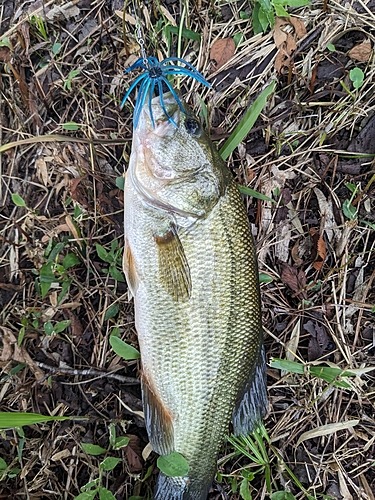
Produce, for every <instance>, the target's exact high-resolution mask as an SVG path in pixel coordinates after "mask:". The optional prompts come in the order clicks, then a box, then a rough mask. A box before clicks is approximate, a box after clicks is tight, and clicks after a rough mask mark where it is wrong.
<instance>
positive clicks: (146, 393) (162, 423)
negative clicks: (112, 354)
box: [142, 373, 174, 455]
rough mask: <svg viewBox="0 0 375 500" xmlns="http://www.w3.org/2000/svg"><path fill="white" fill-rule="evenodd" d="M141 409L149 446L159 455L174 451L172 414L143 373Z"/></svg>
mask: <svg viewBox="0 0 375 500" xmlns="http://www.w3.org/2000/svg"><path fill="white" fill-rule="evenodd" d="M142 398H143V411H144V414H145V424H146V430H147V434H148V436H149V438H150V443H151V447H152V449H153V450H154V451H156V453H159V455H169V454H170V453H172V452H173V451H174V435H173V423H172V414H171V413H170V411H169V410H168V408H166V406H165V405H164V403H163V401H162V400H161V398H160V396H159V394H158V393H157V391H156V390H155V388H154V387H153V384H152V382H151V381H150V380H148V379H147V377H146V376H145V374H144V373H143V374H142Z"/></svg>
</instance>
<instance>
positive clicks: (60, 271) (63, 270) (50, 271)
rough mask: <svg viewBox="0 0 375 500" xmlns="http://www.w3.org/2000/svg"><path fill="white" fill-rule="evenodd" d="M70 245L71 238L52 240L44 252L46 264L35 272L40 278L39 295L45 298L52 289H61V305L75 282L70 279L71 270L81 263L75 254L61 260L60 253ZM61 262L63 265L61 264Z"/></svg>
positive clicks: (58, 301)
mask: <svg viewBox="0 0 375 500" xmlns="http://www.w3.org/2000/svg"><path fill="white" fill-rule="evenodd" d="M68 244H69V237H67V236H66V237H65V238H63V240H62V241H59V242H54V241H53V239H52V238H50V240H49V243H48V246H47V248H46V250H45V252H44V257H45V259H46V262H45V263H44V264H43V265H42V267H41V268H40V269H39V270H34V274H37V275H38V277H37V278H36V280H35V288H36V291H37V293H38V294H39V295H41V297H42V298H44V297H45V296H46V295H47V293H48V292H49V291H50V289H51V288H56V287H59V288H60V287H61V292H60V293H59V296H58V298H57V303H58V304H60V303H61V301H62V300H63V299H64V297H65V296H66V295H67V293H68V291H69V287H70V285H71V283H72V281H73V279H72V278H70V277H69V269H70V268H71V267H74V266H76V265H77V264H79V263H80V262H81V261H80V259H79V258H78V257H77V255H76V254H75V253H68V254H67V255H65V257H64V258H63V259H60V258H59V256H60V253H61V252H62V250H63V249H64V248H65V247H66V246H67V245H68ZM60 262H61V263H60Z"/></svg>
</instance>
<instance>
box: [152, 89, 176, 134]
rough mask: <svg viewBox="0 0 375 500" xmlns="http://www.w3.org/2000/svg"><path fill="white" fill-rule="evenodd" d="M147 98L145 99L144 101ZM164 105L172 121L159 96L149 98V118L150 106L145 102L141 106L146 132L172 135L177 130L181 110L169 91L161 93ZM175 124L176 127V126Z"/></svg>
mask: <svg viewBox="0 0 375 500" xmlns="http://www.w3.org/2000/svg"><path fill="white" fill-rule="evenodd" d="M147 101H148V99H146V102H147ZM163 102H164V107H165V109H166V110H167V112H168V113H169V115H170V117H171V118H172V120H173V121H174V122H175V125H174V124H173V122H172V121H171V120H170V119H169V118H168V116H167V115H166V114H165V112H164V110H163V108H162V106H161V101H160V96H156V97H154V98H153V99H152V100H151V110H152V117H153V120H154V125H153V123H152V119H151V113H150V106H149V105H148V104H145V106H144V108H143V114H144V123H143V126H144V128H145V133H146V134H152V135H156V136H158V137H172V136H173V135H174V134H175V132H176V131H177V130H178V128H179V126H180V121H181V110H180V108H179V106H178V104H177V102H176V100H175V98H174V97H173V95H172V93H171V92H166V93H165V94H163ZM176 125H177V127H176Z"/></svg>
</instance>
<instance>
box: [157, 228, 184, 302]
mask: <svg viewBox="0 0 375 500" xmlns="http://www.w3.org/2000/svg"><path fill="white" fill-rule="evenodd" d="M154 239H155V242H156V246H157V249H158V254H159V273H160V280H161V282H162V284H163V286H164V288H165V289H166V290H167V292H168V293H169V294H170V295H171V296H172V297H173V298H174V299H175V300H176V301H178V302H185V301H186V300H188V299H189V298H190V295H191V276H190V269H189V264H188V261H187V258H186V255H185V252H184V249H183V247H182V244H181V241H180V238H179V237H178V234H177V230H176V227H175V226H174V225H171V226H170V227H169V230H168V231H167V232H165V233H164V234H163V235H162V236H160V235H157V234H154Z"/></svg>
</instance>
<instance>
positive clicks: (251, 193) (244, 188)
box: [238, 184, 276, 203]
mask: <svg viewBox="0 0 375 500" xmlns="http://www.w3.org/2000/svg"><path fill="white" fill-rule="evenodd" d="M238 189H239V190H240V193H242V194H247V195H249V196H252V197H253V198H258V199H259V200H265V201H271V202H272V203H276V201H275V200H273V199H272V198H270V197H269V196H266V195H265V194H262V193H259V192H258V191H254V189H251V188H249V187H247V186H243V185H242V184H238Z"/></svg>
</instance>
